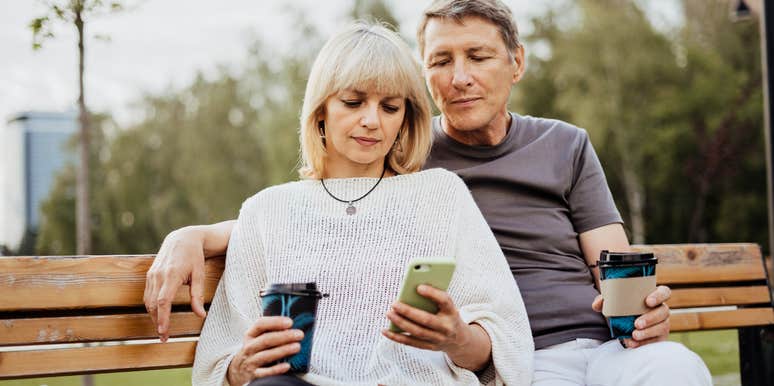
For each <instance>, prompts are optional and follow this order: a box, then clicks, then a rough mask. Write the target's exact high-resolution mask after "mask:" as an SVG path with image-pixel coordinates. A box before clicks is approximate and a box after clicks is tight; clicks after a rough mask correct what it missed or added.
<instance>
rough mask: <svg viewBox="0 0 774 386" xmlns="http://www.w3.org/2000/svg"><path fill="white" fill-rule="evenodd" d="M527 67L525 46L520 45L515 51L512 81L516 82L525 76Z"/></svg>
mask: <svg viewBox="0 0 774 386" xmlns="http://www.w3.org/2000/svg"><path fill="white" fill-rule="evenodd" d="M526 69H527V60H526V58H525V57H524V46H519V48H517V49H516V51H515V52H514V53H513V79H512V83H513V84H516V83H518V82H519V81H520V80H521V77H522V76H524V72H525V70H526Z"/></svg>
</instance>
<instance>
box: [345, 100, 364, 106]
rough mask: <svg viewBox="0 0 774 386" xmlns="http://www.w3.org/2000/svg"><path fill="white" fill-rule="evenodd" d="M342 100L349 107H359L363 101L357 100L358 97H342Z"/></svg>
mask: <svg viewBox="0 0 774 386" xmlns="http://www.w3.org/2000/svg"><path fill="white" fill-rule="evenodd" d="M341 102H342V103H344V104H345V105H347V106H349V107H358V106H360V103H361V102H360V101H359V100H356V99H342V100H341Z"/></svg>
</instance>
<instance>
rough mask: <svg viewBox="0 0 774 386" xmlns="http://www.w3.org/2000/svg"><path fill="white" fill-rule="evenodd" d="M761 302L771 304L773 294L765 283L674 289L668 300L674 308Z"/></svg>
mask: <svg viewBox="0 0 774 386" xmlns="http://www.w3.org/2000/svg"><path fill="white" fill-rule="evenodd" d="M760 303H765V304H771V294H770V293H769V288H768V287H767V286H765V285H760V286H749V287H707V288H689V289H674V290H672V297H671V298H670V299H669V301H668V302H667V304H669V307H670V308H673V309H675V308H684V307H711V306H728V305H743V304H760Z"/></svg>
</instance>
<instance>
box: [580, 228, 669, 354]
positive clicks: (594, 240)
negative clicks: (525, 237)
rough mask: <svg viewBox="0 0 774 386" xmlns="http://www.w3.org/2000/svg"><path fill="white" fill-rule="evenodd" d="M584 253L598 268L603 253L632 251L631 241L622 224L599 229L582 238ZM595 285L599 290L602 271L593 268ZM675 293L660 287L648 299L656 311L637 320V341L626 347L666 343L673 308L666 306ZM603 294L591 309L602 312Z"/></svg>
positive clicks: (633, 340)
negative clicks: (671, 295) (603, 251)
mask: <svg viewBox="0 0 774 386" xmlns="http://www.w3.org/2000/svg"><path fill="white" fill-rule="evenodd" d="M579 239H580V246H581V251H582V252H583V256H584V258H585V259H586V264H587V265H589V266H595V265H596V264H597V260H598V259H599V253H600V252H602V250H605V249H607V250H609V251H616V252H628V251H630V250H631V248H630V247H629V240H628V239H627V238H626V232H624V229H623V226H622V225H621V224H609V225H605V226H601V227H599V228H595V229H592V230H589V231H586V232H583V233H581V234H580V235H579ZM591 272H592V274H593V275H594V282H595V283H596V285H597V288H599V268H592V269H591ZM670 294H671V291H670V289H669V287H666V286H658V287H657V288H656V290H655V291H653V293H651V294H650V295H648V297H647V298H646V299H645V304H646V305H647V306H648V307H651V308H652V309H651V310H650V311H648V312H647V313H645V314H644V315H642V316H640V317H639V318H637V320H635V321H634V326H635V328H636V330H635V331H634V333H632V337H633V339H625V343H626V347H630V348H633V347H638V346H642V345H644V344H648V343H652V342H659V341H662V340H666V339H667V337H668V336H669V307H668V306H667V305H666V304H665V303H664V302H666V301H667V300H669V296H670ZM602 302H603V299H602V295H599V296H597V298H596V299H594V303H592V305H591V307H592V308H593V309H594V310H595V311H597V312H602Z"/></svg>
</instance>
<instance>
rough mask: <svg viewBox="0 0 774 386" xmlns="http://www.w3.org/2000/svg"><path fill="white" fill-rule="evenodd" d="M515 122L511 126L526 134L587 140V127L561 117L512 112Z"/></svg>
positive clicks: (570, 139) (549, 137) (557, 138)
mask: <svg viewBox="0 0 774 386" xmlns="http://www.w3.org/2000/svg"><path fill="white" fill-rule="evenodd" d="M512 116H513V120H514V123H513V124H512V126H511V127H517V130H519V131H522V132H524V134H533V135H534V136H536V137H545V138H547V139H555V140H569V141H572V142H575V141H585V140H586V138H588V133H587V132H586V130H585V129H583V128H581V127H578V126H576V125H573V124H572V123H569V122H566V121H562V120H560V119H554V118H545V117H533V116H530V115H519V114H516V113H512Z"/></svg>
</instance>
